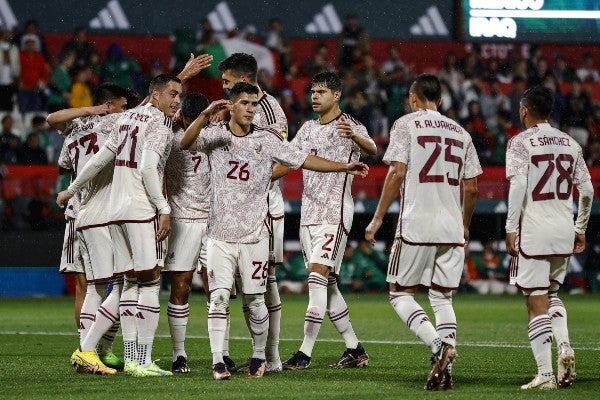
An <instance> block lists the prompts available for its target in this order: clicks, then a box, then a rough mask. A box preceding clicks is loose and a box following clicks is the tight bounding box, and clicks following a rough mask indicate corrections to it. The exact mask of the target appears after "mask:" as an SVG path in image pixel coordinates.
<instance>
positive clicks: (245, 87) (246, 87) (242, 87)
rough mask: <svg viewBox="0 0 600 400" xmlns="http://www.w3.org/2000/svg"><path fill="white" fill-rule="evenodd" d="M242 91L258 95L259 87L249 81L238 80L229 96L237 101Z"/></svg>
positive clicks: (233, 100)
mask: <svg viewBox="0 0 600 400" xmlns="http://www.w3.org/2000/svg"><path fill="white" fill-rule="evenodd" d="M242 93H248V94H255V95H258V88H257V87H256V86H254V85H251V84H249V83H248V82H238V83H236V84H235V85H233V87H232V88H231V90H230V92H229V94H230V96H229V98H230V99H231V101H232V102H234V103H235V102H236V101H237V99H238V97H240V94H242Z"/></svg>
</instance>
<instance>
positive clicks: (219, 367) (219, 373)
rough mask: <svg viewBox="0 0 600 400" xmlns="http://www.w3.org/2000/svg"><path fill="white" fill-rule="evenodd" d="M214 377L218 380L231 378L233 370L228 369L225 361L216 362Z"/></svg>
mask: <svg viewBox="0 0 600 400" xmlns="http://www.w3.org/2000/svg"><path fill="white" fill-rule="evenodd" d="M213 378H215V380H216V381H222V380H225V379H229V378H231V372H229V371H228V370H227V366H226V365H225V363H216V364H215V365H213Z"/></svg>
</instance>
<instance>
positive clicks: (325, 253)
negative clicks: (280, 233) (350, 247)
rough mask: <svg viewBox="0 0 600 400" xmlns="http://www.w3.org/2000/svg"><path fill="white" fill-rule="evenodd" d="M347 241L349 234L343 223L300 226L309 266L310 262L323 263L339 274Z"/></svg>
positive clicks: (304, 251)
mask: <svg viewBox="0 0 600 400" xmlns="http://www.w3.org/2000/svg"><path fill="white" fill-rule="evenodd" d="M347 241H348V234H347V233H346V231H345V230H344V227H343V226H342V225H341V224H340V225H303V226H301V227H300V245H301V247H302V254H303V255H304V263H305V264H306V265H307V268H308V267H309V265H310V264H321V265H325V266H326V267H329V271H331V272H332V273H333V274H334V275H339V272H340V266H341V265H342V258H343V257H344V249H345V248H346V242H347Z"/></svg>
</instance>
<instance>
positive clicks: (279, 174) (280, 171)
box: [271, 163, 291, 182]
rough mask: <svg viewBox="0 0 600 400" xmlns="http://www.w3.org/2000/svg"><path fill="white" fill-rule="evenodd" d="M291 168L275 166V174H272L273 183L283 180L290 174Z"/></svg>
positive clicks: (276, 164)
mask: <svg viewBox="0 0 600 400" xmlns="http://www.w3.org/2000/svg"><path fill="white" fill-rule="evenodd" d="M290 170H291V168H290V167H286V166H285V165H281V164H279V163H275V164H273V172H272V173H271V182H274V181H276V180H277V179H280V178H283V177H284V176H286V175H287V174H288V173H289V172H290Z"/></svg>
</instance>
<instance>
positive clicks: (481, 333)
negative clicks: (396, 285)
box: [0, 295, 600, 400]
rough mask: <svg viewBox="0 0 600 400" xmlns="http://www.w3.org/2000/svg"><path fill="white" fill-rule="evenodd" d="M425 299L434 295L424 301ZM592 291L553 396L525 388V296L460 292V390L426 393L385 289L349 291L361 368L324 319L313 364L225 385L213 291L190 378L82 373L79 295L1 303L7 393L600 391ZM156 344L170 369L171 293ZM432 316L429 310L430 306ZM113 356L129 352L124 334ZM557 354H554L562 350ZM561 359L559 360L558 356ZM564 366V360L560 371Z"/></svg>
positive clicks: (193, 322) (288, 395) (194, 304)
mask: <svg viewBox="0 0 600 400" xmlns="http://www.w3.org/2000/svg"><path fill="white" fill-rule="evenodd" d="M282 300H283V307H284V308H283V317H282V329H281V338H282V340H281V343H280V350H281V356H282V358H287V357H288V356H289V355H291V354H292V353H293V352H294V351H296V350H297V349H298V347H299V346H300V343H301V340H302V326H303V320H304V311H305V308H306V302H307V296H303V295H298V296H286V297H284V298H283V299H282ZM418 300H419V301H420V302H421V303H422V304H423V302H425V301H426V300H427V299H426V297H425V296H419V298H418ZM599 300H600V297H599V296H597V295H595V296H593V295H586V296H567V295H565V296H564V297H563V301H564V303H565V304H566V306H567V310H568V312H569V316H568V317H569V326H570V335H571V342H572V345H573V347H574V348H575V351H576V355H577V381H576V383H575V385H574V386H573V387H572V388H570V389H563V390H558V391H555V392H550V393H548V392H544V393H539V392H536V393H531V392H522V391H521V390H520V389H519V386H520V385H521V384H523V383H526V382H527V381H529V380H530V379H531V378H532V377H533V375H534V374H535V371H536V369H535V362H534V360H533V356H532V354H531V350H530V348H529V342H528V340H527V321H526V311H525V305H524V301H523V298H522V297H521V296H514V297H495V296H488V297H483V296H475V295H459V296H457V297H456V298H455V309H456V314H457V317H458V324H459V331H458V352H459V358H458V359H457V362H456V364H455V368H454V377H455V383H456V389H455V390H454V391H452V392H427V391H425V390H423V385H424V383H425V379H426V376H427V373H428V371H429V357H430V353H429V350H428V349H427V348H426V347H425V346H424V345H422V344H420V343H419V342H417V340H416V338H415V337H414V336H413V335H412V333H411V332H410V331H409V330H408V328H407V327H406V326H405V325H404V324H403V323H402V322H401V321H400V319H399V318H398V317H397V316H396V314H395V312H394V311H393V309H392V307H391V306H390V305H389V303H388V301H387V296H385V295H348V296H347V301H348V304H349V307H350V313H351V317H352V322H353V325H354V329H355V331H356V332H357V335H358V337H359V338H360V339H361V341H362V343H363V344H364V347H365V349H366V350H367V352H368V353H369V354H370V356H371V364H370V365H369V367H368V368H363V369H345V370H332V369H329V368H328V367H327V365H328V364H329V363H332V362H335V361H337V359H338V358H339V356H340V355H341V354H342V352H343V350H344V345H343V342H342V341H341V338H340V337H339V335H338V334H337V332H336V331H335V330H334V329H333V327H332V325H331V323H330V322H329V321H325V322H324V323H323V327H322V329H321V333H320V335H319V339H320V340H319V341H318V342H317V345H316V346H315V349H314V352H313V364H312V366H311V368H310V369H309V370H305V371H285V372H283V373H280V374H271V375H266V376H264V377H263V378H262V379H245V378H244V377H243V376H242V375H234V377H233V379H232V380H231V381H220V382H216V381H214V380H213V379H212V375H211V355H210V349H209V344H208V337H207V329H206V310H205V303H204V297H203V296H202V295H194V296H193V298H192V301H191V314H192V316H191V317H190V325H189V326H188V335H189V339H188V341H187V346H186V347H187V352H188V355H189V357H190V361H191V367H192V373H191V374H189V375H186V376H174V377H167V378H132V377H128V376H125V375H123V374H118V375H116V376H111V377H107V376H91V375H79V374H77V373H75V372H74V370H73V368H72V367H71V366H70V364H69V356H70V355H71V353H72V352H73V350H74V349H75V347H76V346H77V337H76V334H75V328H74V322H73V316H72V314H73V313H72V307H73V306H72V304H73V299H72V298H49V299H1V300H0V341H1V342H0V398H20V399H29V398H44V399H67V398H76V399H82V400H88V399H96V398H97V399H118V398H126V399H134V398H135V399H137V398H140V399H168V398H170V399H177V400H178V399H184V398H194V399H202V400H204V399H217V398H220V399H300V398H301V399H313V398H314V399H327V400H329V399H373V398H376V399H388V398H403V399H404V398H410V399H412V398H418V399H423V398H456V399H490V398H502V399H506V398H509V397H511V398H544V399H546V398H556V399H558V398H567V397H569V398H582V399H583V398H585V399H590V398H597V397H596V396H598V390H599V389H600V377H599V375H598V371H599V370H600V369H599V367H600V343H599V341H598V331H599V328H600V324H598V322H597V321H598V319H597V317H598V311H597V310H598V301H599ZM161 304H162V305H163V307H162V315H161V320H160V325H159V328H158V332H157V334H158V337H157V339H156V341H155V348H154V357H155V358H160V359H162V361H160V362H159V364H160V365H161V366H163V367H165V368H168V367H169V366H170V362H171V343H170V339H169V328H168V324H167V318H166V314H165V312H166V306H165V304H166V299H164V298H163V299H161ZM426 310H428V312H430V310H429V309H428V308H426ZM231 336H232V338H233V339H232V340H231V345H230V348H231V355H232V357H233V358H234V360H236V361H237V362H240V361H242V360H244V359H245V358H247V357H248V356H249V355H250V354H251V342H250V340H249V339H248V337H247V336H248V335H247V332H246V328H245V325H244V323H243V318H242V314H241V302H240V300H239V299H238V300H233V301H232V327H231ZM114 348H115V352H116V353H117V354H122V342H121V340H120V339H117V341H116V343H115V346H114ZM553 358H554V357H553ZM555 362H556V361H555ZM555 368H556V366H555Z"/></svg>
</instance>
